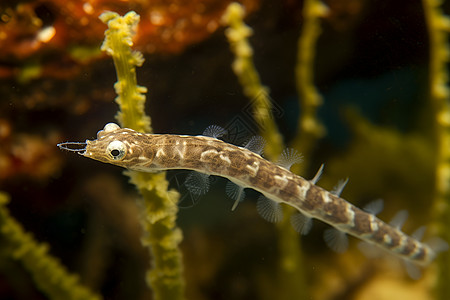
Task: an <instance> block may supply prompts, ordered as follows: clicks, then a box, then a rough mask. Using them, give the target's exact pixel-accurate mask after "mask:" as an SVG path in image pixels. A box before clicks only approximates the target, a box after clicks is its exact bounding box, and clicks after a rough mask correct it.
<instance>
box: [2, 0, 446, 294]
mask: <svg viewBox="0 0 450 300" xmlns="http://www.w3.org/2000/svg"><path fill="white" fill-rule="evenodd" d="M428 2H429V3H432V4H433V5H434V6H435V7H437V5H438V4H439V3H437V2H435V1H425V0H424V1H419V0H403V1H389V0H378V1H375V0H328V1H323V2H322V5H323V6H316V9H317V11H318V13H317V14H316V13H315V11H314V10H311V11H306V10H304V8H305V7H306V5H307V4H308V3H309V4H311V3H312V4H313V5H320V4H318V3H319V1H315V0H314V1H310V0H307V1H295V0H283V1H274V0H244V1H241V2H240V3H241V4H242V6H243V7H245V16H243V17H244V22H245V23H246V24H247V25H248V26H249V28H251V29H252V34H251V35H249V36H248V41H249V43H250V45H251V47H252V49H253V50H252V51H250V54H251V55H250V58H251V59H252V60H253V62H254V66H255V68H256V70H257V71H258V74H259V79H260V81H261V83H262V84H263V85H264V87H265V88H266V89H263V90H264V91H266V92H267V94H264V97H265V99H267V101H268V103H269V104H270V112H271V115H272V119H271V122H273V123H274V125H275V127H276V129H277V132H279V134H278V135H276V136H278V137H280V138H281V139H280V140H279V141H278V142H279V144H278V146H274V145H273V144H272V147H273V148H277V147H278V148H280V147H281V148H283V147H287V146H293V145H294V146H295V148H296V149H297V150H298V151H299V152H300V153H302V152H303V153H304V162H303V163H302V166H300V167H299V169H298V170H297V172H298V174H299V175H301V176H304V177H305V178H312V177H313V176H314V174H315V172H316V171H317V170H318V169H319V167H320V165H321V164H322V163H324V164H325V169H324V174H323V176H322V179H321V180H320V181H319V183H318V184H319V185H320V186H322V187H324V188H326V189H328V190H331V189H332V188H333V186H334V185H335V184H336V183H337V182H338V181H339V180H340V179H345V178H347V177H348V178H349V183H348V185H347V187H346V189H345V190H344V192H343V194H342V197H343V198H345V199H346V200H348V201H349V202H351V203H353V204H355V205H356V206H358V207H363V206H364V205H366V204H368V203H370V202H371V201H373V200H376V199H379V198H382V199H383V200H384V210H383V212H382V213H380V215H379V217H380V218H381V219H382V220H389V219H390V218H392V217H393V216H394V215H395V214H396V213H397V212H398V211H399V210H402V209H407V210H408V212H409V218H408V220H407V222H406V224H405V226H404V227H403V230H404V231H405V232H407V233H411V232H413V231H414V230H415V229H417V228H418V227H420V226H422V225H427V229H428V231H427V236H428V237H430V236H433V235H439V236H441V237H442V238H444V239H446V238H448V237H449V236H448V235H447V237H446V236H442V232H447V234H448V232H449V230H448V229H450V223H449V222H448V218H450V216H449V212H448V201H449V197H447V196H448V194H445V193H444V194H445V196H446V198H445V197H444V198H445V199H447V200H446V201H447V202H446V203H445V202H444V203H442V202H438V201H437V200H436V198H437V197H436V194H439V193H440V192H439V191H437V188H436V182H437V181H438V180H437V178H436V169H437V168H438V167H437V165H438V161H439V159H438V157H439V155H440V154H439V153H442V150H441V149H439V146H438V145H439V144H440V142H439V138H440V135H439V134H437V133H436V132H437V130H436V126H437V125H436V121H435V119H436V115H437V113H436V105H434V104H433V100H432V98H433V96H432V95H431V96H430V92H429V86H430V82H429V80H430V79H429V78H430V70H432V68H431V67H430V61H431V60H430V57H433V52H432V51H430V49H432V45H431V43H430V34H429V31H428V30H429V28H428V27H427V26H429V24H430V22H428V23H427V19H426V12H425V11H424V4H425V3H428ZM441 2H442V3H440V4H441V9H442V11H443V12H447V13H448V12H449V11H450V4H449V2H448V1H441ZM229 4H230V1H221V0H209V1H201V0H195V1H189V2H188V3H185V2H184V1H152V0H147V1H143V0H141V1H139V0H134V1H115V0H109V1H101V0H98V1H87V0H86V1H81V0H69V1H61V0H34V1H8V0H6V1H2V2H1V3H0V191H1V192H2V194H1V195H0V204H1V205H2V206H1V212H0V229H1V232H0V299H62V298H64V299H100V297H101V298H104V299H182V298H185V299H200V300H202V299H205V300H206V299H358V300H359V299H403V298H408V299H446V298H445V297H446V295H448V294H447V293H446V291H449V290H448V289H449V287H446V286H445V285H446V284H445V282H449V280H450V270H449V268H450V264H449V258H448V253H443V254H441V255H442V257H443V258H439V259H438V260H437V262H436V263H435V264H433V265H432V266H430V267H428V268H426V269H424V270H423V276H422V278H421V279H420V280H412V279H410V278H408V276H407V274H406V272H405V271H404V267H403V265H402V264H401V263H399V262H398V261H397V260H396V259H393V258H392V257H389V256H387V257H383V258H376V259H371V258H367V257H366V256H364V254H362V253H361V252H360V251H359V249H358V241H357V240H356V239H354V238H351V239H350V247H349V250H348V251H347V252H346V253H343V254H339V253H335V252H333V251H332V250H330V249H328V248H327V247H326V245H325V243H324V242H323V239H322V235H323V231H324V230H325V229H326V228H329V226H328V225H326V224H323V223H321V222H318V221H317V222H316V221H315V222H314V226H313V229H312V231H311V232H310V233H309V235H307V236H300V235H299V234H297V233H296V232H294V231H293V230H292V229H291V228H290V226H285V225H286V224H284V225H283V224H282V225H278V224H277V225H274V224H271V223H268V222H266V221H265V220H264V219H263V218H261V217H260V216H259V215H258V213H257V210H256V207H255V203H256V199H257V198H258V195H257V193H256V192H252V191H249V192H248V193H247V197H246V199H245V201H243V202H242V203H241V204H239V206H238V208H237V209H236V210H235V211H231V207H232V205H233V200H231V199H229V198H228V197H227V195H226V193H225V186H226V180H224V179H221V178H214V179H213V181H212V185H211V190H210V191H209V193H207V194H206V195H202V196H200V197H194V196H193V195H191V194H190V193H189V191H188V190H187V189H186V188H185V187H184V186H183V180H184V179H185V178H186V176H187V173H186V172H185V171H171V172H167V174H166V175H165V178H166V183H167V184H168V188H169V189H171V190H178V191H179V199H178V201H176V202H174V203H173V204H174V205H175V206H176V207H177V210H178V211H177V212H176V213H175V214H174V216H176V224H177V226H178V228H179V229H181V231H180V232H182V241H181V235H180V241H179V245H178V243H174V244H175V248H177V249H179V250H177V251H179V253H181V255H182V265H181V266H177V267H176V268H178V271H180V270H181V273H182V280H183V282H182V283H181V284H179V283H178V285H177V289H180V291H179V294H181V295H183V296H181V297H179V298H167V297H164V296H162V295H164V293H161V294H158V293H157V294H153V293H152V290H151V289H150V288H149V287H148V285H151V284H147V282H148V281H151V279H148V278H149V275H148V274H147V275H146V272H147V270H148V269H149V268H150V267H151V265H152V262H153V261H154V258H153V257H152V255H149V251H148V249H147V248H146V247H144V246H143V245H142V243H141V240H144V239H146V238H147V236H146V234H148V232H146V233H143V232H142V229H141V226H140V221H139V220H140V219H141V218H145V216H144V217H143V216H142V215H143V213H144V212H143V211H142V206H140V205H139V203H140V202H139V200H137V199H140V198H141V195H140V194H139V192H138V190H137V189H136V186H134V185H133V184H131V183H130V182H129V181H130V178H128V177H126V176H124V174H123V173H124V171H123V169H121V168H119V167H115V166H112V165H107V164H102V163H99V162H96V161H93V160H88V159H85V158H83V157H81V156H78V155H74V154H72V153H66V152H62V151H61V150H59V149H58V147H57V146H56V144H57V143H60V142H65V141H84V140H86V139H95V137H96V133H97V131H99V130H101V129H102V128H103V126H104V125H105V124H106V123H109V122H117V120H116V119H115V116H116V113H117V111H118V110H119V107H118V105H117V104H116V103H115V102H114V99H115V98H116V96H117V95H116V92H115V90H114V83H115V82H116V81H117V77H116V71H115V67H114V64H113V60H112V59H111V57H110V56H108V55H107V54H106V53H105V52H103V51H101V50H100V47H101V45H102V42H103V39H104V32H105V30H106V29H107V25H105V24H104V23H103V22H102V21H100V20H99V18H98V17H99V15H100V14H101V13H103V12H105V11H108V10H109V11H115V12H117V13H119V14H120V15H124V14H126V13H127V12H128V11H135V12H136V13H137V14H139V15H140V22H139V25H138V27H137V28H136V35H135V37H134V40H133V49H135V50H138V51H140V52H141V53H142V54H143V56H144V58H145V62H144V63H143V64H142V66H141V67H139V68H137V69H136V76H137V82H138V84H139V85H141V86H145V87H146V88H147V89H148V91H147V93H146V98H147V100H146V102H145V112H146V113H147V115H148V116H150V117H151V127H152V130H153V132H155V133H174V134H189V135H198V134H202V132H203V130H204V129H205V128H206V127H208V126H209V125H211V124H216V125H219V126H221V127H223V128H225V129H226V130H227V131H228V135H227V136H226V137H225V140H226V141H227V142H230V143H233V144H237V145H242V144H243V143H245V142H246V141H247V140H248V138H249V137H251V136H253V135H262V136H263V137H266V136H265V133H264V132H261V131H264V130H261V123H260V122H258V120H257V117H255V112H254V105H255V104H254V103H255V102H257V100H255V98H254V97H253V98H252V97H249V96H248V90H247V92H246V90H245V86H244V87H243V86H242V81H241V80H240V78H239V75H238V76H236V74H235V72H233V70H236V68H235V67H232V64H233V61H234V60H235V54H234V51H232V50H233V46H232V48H231V50H230V44H229V42H228V40H227V36H226V30H227V29H226V28H227V27H228V25H227V24H225V23H226V22H224V20H223V15H224V12H225V11H226V8H227V6H228V5H229ZM311 17H313V18H315V19H316V21H318V22H319V24H316V25H318V26H319V29H318V31H317V34H318V36H317V39H312V40H311V41H312V43H311V44H308V45H307V46H306V47H303V48H302V47H299V45H300V46H301V45H304V44H301V43H299V39H300V38H301V36H302V34H303V36H306V35H307V34H308V32H307V31H306V30H305V24H307V21H308V18H311ZM447 21H448V20H447ZM427 24H428V25H427ZM447 26H448V24H447ZM447 30H448V28H447ZM445 40H447V36H445ZM443 49H444V48H443ZM308 51H312V55H311V56H309V60H308V66H309V68H310V69H309V71H310V72H311V76H312V77H311V82H310V84H311V83H312V84H313V86H314V87H315V88H316V89H317V92H318V94H316V97H320V100H318V101H317V102H315V104H313V105H312V107H313V113H312V114H311V115H309V116H310V117H312V118H313V119H314V122H317V124H316V123H315V124H316V125H317V126H318V127H317V128H319V127H320V130H317V131H315V132H313V133H312V134H311V135H303V136H302V137H301V138H299V136H300V135H301V133H302V129H303V127H302V126H303V125H304V124H303V125H301V118H302V116H304V115H305V114H306V113H309V112H310V110H311V106H308V102H307V101H306V102H305V98H307V96H305V94H302V84H301V83H299V82H300V81H301V80H302V79H299V75H298V74H299V73H298V68H299V65H300V63H301V61H302V59H304V58H307V59H308V56H302V55H303V54H305V53H309V52H308ZM442 51H444V50H442ZM446 51H448V49H446ZM444 52H445V51H444ZM447 55H448V53H447ZM443 64H444V68H446V67H445V66H446V65H445V62H444V63H443ZM443 84H444V85H446V82H444V83H443ZM310 87H312V85H311V86H310ZM257 96H258V95H257ZM302 101H303V102H302ZM446 101H447V103H448V98H447V100H446ZM446 132H447V133H448V128H447V131H446ZM305 140H306V141H307V143H308V145H307V146H306V145H305V148H306V149H304V148H303V147H302V146H303V143H302V142H299V141H305ZM271 143H272V141H271V140H270V137H269V141H268V144H269V147H270V146H271V145H270V144H271ZM447 149H448V152H450V148H447ZM274 151H275V150H274ZM275 152H276V151H275ZM269 154H271V153H270V152H269V153H268V155H267V156H266V157H268V156H270V155H269ZM268 158H269V157H268ZM131 180H133V179H131ZM447 184H448V182H447ZM165 189H166V190H167V188H166V187H165ZM7 197H8V198H9V203H8V204H7V205H6V203H7V202H8V201H7V200H6V199H7ZM445 216H447V217H448V218H447V223H445V222H442V220H446V217H445ZM14 220H15V221H14ZM13 221H14V222H17V224H20V225H18V226H20V227H23V230H24V232H27V233H24V236H21V237H20V238H17V239H16V240H15V239H14V238H12V236H13V234H12V233H11V232H13V231H12V230H9V229H8V228H11V227H8V226H12V225H5V224H12V223H11V222H13ZM8 222H9V223H8ZM287 223H289V222H287ZM17 224H16V225H17ZM287 225H289V224H287ZM14 228H15V230H16V229H17V228H18V227H14ZM17 230H19V229H17ZM174 230H176V232H177V233H178V229H174ZM14 232H15V231H14ZM28 234H32V236H33V237H34V238H33V240H34V242H31V240H30V239H31V236H30V235H28ZM25 235H26V238H25ZM151 238H152V237H151ZM11 241H14V243H13V242H11ZM20 241H22V242H23V241H26V242H24V243H22V242H20ZM447 241H448V239H447ZM35 242H36V243H35ZM19 243H22V244H20V245H19ZM40 243H45V244H46V245H47V246H48V249H47V248H46V247H47V246H43V244H40ZM156 243H158V242H156ZM161 243H163V242H161ZM144 244H145V243H144ZM30 249H31V250H30ZM39 249H40V250H39ZM34 250H36V251H37V252H39V253H40V254H39V255H44V254H45V255H47V254H49V255H51V259H55V258H56V261H55V262H54V261H53V260H52V263H51V267H50V266H49V265H50V264H46V263H43V262H41V261H40V260H39V259H35V257H42V256H39V255H37V256H28V254H29V253H30V251H31V252H32V251H34ZM33 255H34V254H33ZM47 258H48V257H47ZM47 258H45V259H42V261H47V260H46V259H47ZM53 263H54V264H56V265H54V264H53ZM31 265H32V266H31ZM60 266H64V267H63V268H66V269H67V270H68V271H69V272H71V273H75V274H78V276H79V279H73V278H75V277H71V278H72V279H69V277H67V278H68V279H67V281H64V283H63V284H62V285H64V286H65V287H66V288H61V290H58V292H52V291H54V290H55V289H56V288H55V282H58V280H53V279H52V278H51V276H50V277H49V276H47V274H58V276H56V275H55V276H56V277H58V278H63V277H64V276H66V275H64V274H65V273H59V272H60ZM174 268H175V267H174ZM169 269H170V268H169ZM30 270H31V271H30ZM39 270H43V271H42V273H40V272H41V271H39ZM162 270H168V269H164V268H162ZM170 270H171V269H170ZM170 270H169V271H167V272H170ZM46 272H48V273H46ZM68 276H69V275H68ZM150 277H151V276H150ZM64 278H65V277H64ZM163 284H166V285H167V286H166V288H167V289H168V290H170V289H171V287H170V285H171V284H172V283H171V282H169V283H167V282H165V283H163ZM85 288H88V289H89V290H91V291H93V293H94V294H93V295H91V294H90V293H91V292H86V291H85V290H84V289H85ZM154 288H155V287H154ZM80 289H82V290H83V292H80ZM85 292H86V293H87V294H85ZM449 292H450V291H449ZM86 295H89V296H86ZM98 295H99V296H98ZM90 297H93V298H90Z"/></svg>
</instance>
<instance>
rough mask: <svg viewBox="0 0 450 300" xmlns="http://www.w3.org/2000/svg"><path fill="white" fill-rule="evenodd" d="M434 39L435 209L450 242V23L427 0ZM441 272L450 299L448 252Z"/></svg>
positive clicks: (436, 4) (431, 80)
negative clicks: (448, 67) (448, 68)
mask: <svg viewBox="0 0 450 300" xmlns="http://www.w3.org/2000/svg"><path fill="white" fill-rule="evenodd" d="M422 2H423V7H424V11H425V16H426V21H427V25H428V33H429V39H430V69H429V89H430V92H429V93H430V98H431V101H432V102H433V106H434V109H435V116H436V117H435V130H436V142H437V155H436V175H435V176H436V186H435V189H436V190H435V199H434V203H433V209H434V214H435V219H436V221H437V222H436V225H437V226H436V231H437V232H436V234H437V235H439V236H442V237H444V238H445V239H446V240H447V241H450V232H449V228H450V222H449V220H450V209H449V204H450V90H449V88H448V86H447V85H448V72H447V64H448V61H449V58H448V55H449V51H450V49H449V47H448V42H447V40H448V32H449V31H450V19H449V17H447V16H445V15H444V14H443V13H442V11H441V9H440V7H439V5H440V1H434V0H423V1H422ZM437 265H438V266H439V268H440V276H439V285H438V295H439V297H440V299H444V298H446V297H448V295H449V293H450V287H449V285H448V282H449V280H450V255H449V253H448V252H446V254H445V255H442V256H441V258H439V263H438V264H437Z"/></svg>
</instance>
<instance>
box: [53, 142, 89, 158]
mask: <svg viewBox="0 0 450 300" xmlns="http://www.w3.org/2000/svg"><path fill="white" fill-rule="evenodd" d="M57 146H58V147H59V149H62V150H66V151H70V152H76V153H78V154H80V155H84V154H85V153H86V146H87V142H65V143H59V144H57Z"/></svg>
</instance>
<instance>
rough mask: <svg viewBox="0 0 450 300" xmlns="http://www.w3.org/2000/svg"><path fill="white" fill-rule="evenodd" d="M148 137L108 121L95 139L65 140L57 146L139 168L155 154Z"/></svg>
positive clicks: (106, 161) (151, 159)
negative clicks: (81, 140)
mask: <svg viewBox="0 0 450 300" xmlns="http://www.w3.org/2000/svg"><path fill="white" fill-rule="evenodd" d="M149 139H150V137H149V136H148V135H146V134H143V133H139V132H137V131H134V130H132V129H128V128H120V127H119V125H117V124H115V123H108V124H106V125H105V127H104V128H103V130H100V131H99V132H98V133H97V139H96V140H86V142H84V143H83V142H66V143H61V144H58V147H59V148H60V149H64V150H68V151H71V152H76V153H78V154H80V155H83V156H85V157H88V158H92V159H95V160H98V161H101V162H104V163H109V164H113V165H117V166H121V167H124V168H128V169H136V170H139V169H142V168H145V167H146V166H148V165H150V164H151V162H152V161H153V158H154V155H155V153H154V151H152V147H149V146H150V141H149Z"/></svg>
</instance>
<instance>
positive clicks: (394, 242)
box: [81, 125, 435, 265]
mask: <svg viewBox="0 0 450 300" xmlns="http://www.w3.org/2000/svg"><path fill="white" fill-rule="evenodd" d="M107 126H108V125H107ZM107 126H105V129H104V130H103V131H100V132H99V133H98V136H97V138H98V139H97V140H93V141H86V144H87V146H86V149H85V151H84V152H83V153H81V154H83V155H84V156H86V157H89V158H92V159H95V160H99V161H102V162H105V163H111V164H115V165H118V166H121V167H124V168H128V169H132V170H138V171H146V172H154V171H160V170H168V169H189V170H195V171H198V172H201V173H206V174H211V175H218V176H222V177H226V178H228V179H229V180H231V181H233V182H234V183H237V184H239V185H241V186H243V187H248V188H252V189H255V190H257V191H259V192H261V193H263V194H264V195H265V196H266V197H267V198H269V199H271V200H273V201H276V202H283V203H286V204H288V205H290V206H293V207H295V208H296V209H298V210H299V211H300V212H301V213H302V214H304V215H306V216H308V217H311V218H316V219H319V220H322V221H324V222H325V223H328V224H330V225H331V226H333V227H335V228H337V229H339V230H340V231H343V232H346V233H349V234H351V235H353V236H355V237H357V238H359V239H362V240H364V241H366V242H368V243H371V244H374V245H377V246H379V247H381V248H382V249H385V250H387V251H390V252H393V253H394V254H396V255H397V256H400V257H402V258H404V259H407V260H410V261H413V262H415V263H417V264H420V265H427V264H428V263H430V262H431V261H432V260H433V259H434V257H435V252H434V251H433V250H432V249H431V248H430V247H429V246H428V245H426V244H424V243H421V242H420V241H418V240H416V239H414V238H412V237H410V236H408V235H406V234H405V233H403V232H402V231H400V230H399V229H397V228H395V227H393V226H391V225H388V224H386V223H384V222H383V221H381V220H380V219H378V218H377V217H376V216H374V215H372V214H370V213H367V212H365V211H362V210H361V209H359V208H357V207H355V206H354V205H352V204H350V203H349V202H347V201H345V200H344V199H342V198H340V197H338V196H335V195H333V194H332V193H330V192H328V191H326V190H324V189H322V188H321V187H319V186H316V185H315V184H313V183H312V182H310V181H308V180H306V179H304V178H302V177H300V176H298V175H295V174H293V173H292V172H290V171H289V170H287V169H285V168H283V167H280V166H278V165H276V164H274V163H271V162H269V161H267V160H265V159H264V158H262V157H261V156H260V155H258V154H255V153H253V152H251V151H249V150H247V149H245V148H242V147H238V146H234V145H231V144H228V143H225V142H223V141H221V140H218V139H215V138H211V137H205V136H184V135H167V134H164V135H157V134H142V133H138V132H135V131H133V130H131V129H120V128H118V126H117V125H116V126H117V127H114V126H112V127H111V128H107ZM113 142H114V143H115V144H113V145H116V144H119V145H120V147H122V145H124V147H123V148H120V147H119V148H120V149H121V150H120V151H122V150H123V151H124V153H123V156H120V159H117V158H118V157H119V154H120V151H117V152H115V153H118V156H115V153H113V152H112V151H113V150H117V149H116V148H117V147H116V146H114V147H112V148H111V146H110V145H111V143H113ZM108 147H109V148H108ZM111 149H112V150H111ZM120 155H121V154H120Z"/></svg>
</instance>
